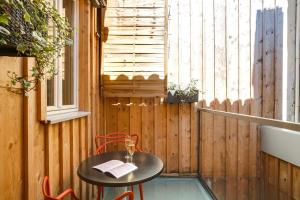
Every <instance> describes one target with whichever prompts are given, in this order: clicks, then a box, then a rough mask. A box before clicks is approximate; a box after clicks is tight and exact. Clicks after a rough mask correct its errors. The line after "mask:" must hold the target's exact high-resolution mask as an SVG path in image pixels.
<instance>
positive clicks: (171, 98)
mask: <svg viewBox="0 0 300 200" xmlns="http://www.w3.org/2000/svg"><path fill="white" fill-rule="evenodd" d="M198 97H199V91H198V90H197V91H195V94H194V95H192V96H188V95H179V94H178V92H177V91H175V92H174V91H172V92H171V91H168V95H167V103H194V102H198Z"/></svg>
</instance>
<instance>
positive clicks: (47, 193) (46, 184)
mask: <svg viewBox="0 0 300 200" xmlns="http://www.w3.org/2000/svg"><path fill="white" fill-rule="evenodd" d="M42 191H43V195H44V197H45V200H54V198H52V197H51V191H50V184H49V177H48V176H45V178H44V180H43V186H42Z"/></svg>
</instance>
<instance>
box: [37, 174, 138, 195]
mask: <svg viewBox="0 0 300 200" xmlns="http://www.w3.org/2000/svg"><path fill="white" fill-rule="evenodd" d="M42 190H43V195H44V198H45V200H62V199H63V198H64V197H66V196H68V195H71V197H72V199H75V200H79V198H77V197H76V195H75V193H74V191H73V190H72V189H71V188H69V189H67V190H65V191H64V192H62V193H61V194H59V195H58V196H56V197H51V192H50V185H49V177H48V176H45V178H44V181H43V187H42ZM125 197H128V198H129V200H134V193H133V192H125V193H123V194H121V195H120V196H118V197H116V198H115V200H122V199H124V198H125Z"/></svg>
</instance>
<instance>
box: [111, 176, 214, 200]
mask: <svg viewBox="0 0 300 200" xmlns="http://www.w3.org/2000/svg"><path fill="white" fill-rule="evenodd" d="M137 189H138V188H137V186H136V187H135V198H134V199H135V200H138V199H140V198H139V192H138V190H137ZM122 190H125V188H117V189H115V188H106V191H105V200H112V199H113V197H115V196H116V195H117V194H118V193H120V192H122ZM144 199H145V200H168V199H169V200H200V199H201V200H212V198H211V197H210V195H209V194H208V193H207V192H206V190H205V189H204V188H203V187H202V185H201V184H200V182H199V181H198V179H196V178H164V177H161V178H156V179H154V180H152V181H150V182H147V183H145V184H144Z"/></svg>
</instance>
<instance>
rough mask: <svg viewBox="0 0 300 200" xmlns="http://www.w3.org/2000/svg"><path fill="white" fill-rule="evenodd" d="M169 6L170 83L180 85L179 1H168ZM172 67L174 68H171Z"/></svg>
mask: <svg viewBox="0 0 300 200" xmlns="http://www.w3.org/2000/svg"><path fill="white" fill-rule="evenodd" d="M168 4H169V24H168V27H169V31H168V38H169V41H168V44H169V59H168V66H170V67H169V68H168V81H169V82H172V83H178V81H179V71H178V70H179V68H178V67H179V66H178V65H179V63H178V61H179V48H178V45H179V42H178V34H179V30H178V27H179V16H178V12H179V0H172V1H168ZM171 66H172V67H171Z"/></svg>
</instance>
